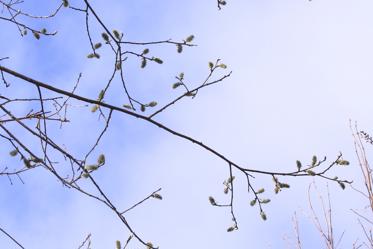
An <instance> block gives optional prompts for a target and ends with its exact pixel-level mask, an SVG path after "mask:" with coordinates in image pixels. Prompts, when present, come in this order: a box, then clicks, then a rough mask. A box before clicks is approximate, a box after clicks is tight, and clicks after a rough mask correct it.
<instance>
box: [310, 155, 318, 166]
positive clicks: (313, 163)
mask: <svg viewBox="0 0 373 249" xmlns="http://www.w3.org/2000/svg"><path fill="white" fill-rule="evenodd" d="M316 163H317V157H316V156H313V157H312V163H311V166H315V165H316Z"/></svg>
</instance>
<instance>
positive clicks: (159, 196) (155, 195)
mask: <svg viewBox="0 0 373 249" xmlns="http://www.w3.org/2000/svg"><path fill="white" fill-rule="evenodd" d="M152 197H153V198H155V199H158V200H162V199H163V197H162V196H161V195H160V194H157V193H154V194H152Z"/></svg>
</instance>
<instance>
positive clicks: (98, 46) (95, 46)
mask: <svg viewBox="0 0 373 249" xmlns="http://www.w3.org/2000/svg"><path fill="white" fill-rule="evenodd" d="M101 46H102V43H101V42H98V43H96V44H95V45H94V48H95V49H99V48H101Z"/></svg>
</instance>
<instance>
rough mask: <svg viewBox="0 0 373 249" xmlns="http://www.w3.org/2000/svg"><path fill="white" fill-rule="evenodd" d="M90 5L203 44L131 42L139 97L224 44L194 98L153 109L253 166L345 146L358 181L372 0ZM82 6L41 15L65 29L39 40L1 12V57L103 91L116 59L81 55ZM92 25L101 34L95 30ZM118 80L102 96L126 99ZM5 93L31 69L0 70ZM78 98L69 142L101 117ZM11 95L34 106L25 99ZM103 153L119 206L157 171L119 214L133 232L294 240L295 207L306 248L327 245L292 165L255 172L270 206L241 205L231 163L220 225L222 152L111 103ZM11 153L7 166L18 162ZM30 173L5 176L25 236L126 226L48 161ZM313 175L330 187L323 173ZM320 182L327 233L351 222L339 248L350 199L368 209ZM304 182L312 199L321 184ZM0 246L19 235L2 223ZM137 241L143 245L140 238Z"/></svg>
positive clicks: (30, 244)
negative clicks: (353, 126) (277, 189)
mask: <svg viewBox="0 0 373 249" xmlns="http://www.w3.org/2000/svg"><path fill="white" fill-rule="evenodd" d="M72 2H78V1H72ZM56 4H58V1H56V2H54V3H53V4H52V3H51V2H50V1H40V2H39V1H38V4H35V3H31V2H29V3H28V6H29V7H30V8H31V9H32V10H33V11H35V12H36V13H37V14H45V13H47V11H48V9H52V8H53V6H55V5H56ZM92 5H93V6H94V7H95V8H96V9H97V12H98V13H99V15H100V16H102V18H103V20H104V21H105V22H106V23H107V24H108V25H110V26H111V27H112V28H113V29H114V28H115V29H118V30H121V31H122V32H123V33H124V37H126V38H128V39H129V40H133V41H151V40H160V39H168V38H173V39H174V40H182V39H185V38H186V37H187V36H188V35H190V34H194V35H195V37H196V38H195V43H197V44H198V46H197V47H194V48H188V49H185V50H184V52H183V53H182V54H177V53H176V47H175V46H167V45H165V46H156V47H150V48H151V52H152V53H153V54H154V55H155V56H159V57H161V58H162V59H163V60H164V62H165V63H164V64H163V65H157V64H149V65H148V66H147V67H146V68H145V69H140V66H139V65H140V61H139V60H137V59H136V58H129V60H128V63H126V65H125V66H126V70H125V71H126V78H127V82H128V84H129V86H130V91H131V92H133V93H134V94H135V95H136V96H138V97H139V98H140V99H141V100H143V101H144V102H150V101H152V100H156V101H157V102H158V103H159V104H165V103H167V102H168V101H169V100H171V99H173V98H175V97H176V96H177V95H178V92H177V91H178V90H172V88H171V85H172V83H174V81H175V79H174V76H175V75H178V74H179V73H180V72H184V73H185V78H186V80H187V81H189V82H191V84H195V85H196V84H198V83H199V82H200V81H201V80H203V79H204V77H205V76H206V74H207V73H208V66H207V65H208V64H207V63H208V62H209V61H213V60H215V59H217V58H220V59H222V61H223V62H224V63H225V64H227V65H228V70H232V71H233V74H232V76H231V77H230V78H229V79H227V80H225V81H224V82H223V83H222V84H218V85H216V86H213V87H211V88H208V89H204V90H203V91H201V92H200V94H199V95H198V96H197V97H196V98H195V99H193V100H189V99H186V100H184V101H181V102H180V103H178V104H177V105H175V106H173V107H172V108H171V109H169V110H168V111H167V112H165V113H162V114H160V115H159V116H158V117H157V120H158V121H160V122H162V123H165V124H167V125H168V126H169V127H171V128H173V129H175V130H178V131H181V132H184V133H186V134H188V135H191V136H193V137H195V138H197V139H198V140H201V141H203V142H204V143H206V144H208V145H210V146H212V147H213V148H216V149H217V150H219V151H222V152H224V154H225V155H227V156H228V157H229V158H232V159H234V161H236V162H237V163H240V164H242V165H243V166H245V167H249V168H258V169H263V170H277V171H290V170H293V169H294V168H295V160H302V161H303V162H307V161H309V160H310V159H311V157H312V155H314V154H316V155H318V156H319V157H323V156H327V157H328V159H329V160H334V159H335V157H336V156H337V155H338V153H339V152H342V153H343V154H344V158H345V159H348V160H350V161H351V166H349V167H347V168H339V169H338V171H335V172H333V173H335V174H337V175H339V176H341V177H345V178H349V179H351V180H354V181H355V182H356V185H355V186H356V187H359V188H362V184H361V182H359V181H361V180H360V179H361V178H360V174H359V169H358V165H357V161H356V157H355V154H354V150H353V141H352V137H351V135H350V134H351V132H350V130H349V119H352V120H356V121H358V123H359V127H361V128H362V129H366V130H367V131H368V132H369V131H371V124H372V121H373V117H372V116H371V115H370V113H372V107H371V106H372V105H371V93H372V90H373V89H372V84H371V82H372V80H373V75H372V73H371V72H372V71H371V67H372V66H373V61H372V60H373V59H372V58H373V47H372V46H371V44H373V29H372V28H371V23H372V22H373V16H372V15H371V13H370V10H371V8H372V7H373V4H372V3H371V2H370V1H365V0H364V1H363V0H361V1H358V2H357V1H347V0H339V1H336V0H330V1H312V2H309V1H290V0H287V1H286V0H284V1H274V0H272V1H270V0H268V1H244V0H236V1H233V0H231V1H229V2H228V5H227V6H226V7H225V8H224V9H223V10H222V11H218V10H217V9H216V3H215V1H213V0H211V1H197V0H192V1H169V0H165V1H149V0H140V1H131V2H129V1H124V2H122V1H105V2H103V1H92ZM83 21H84V16H83V15H81V16H80V15H79V13H74V12H71V11H68V10H63V11H62V12H61V14H60V15H59V16H58V17H56V18H55V19H52V20H51V22H49V23H48V22H47V24H46V25H44V24H39V23H36V24H35V25H37V26H38V25H40V26H38V27H40V28H43V27H45V26H46V27H47V29H48V30H58V35H57V36H56V37H54V38H48V37H42V38H41V39H40V40H35V39H34V38H33V37H32V36H31V35H30V36H27V37H25V38H20V37H19V35H18V33H17V30H16V27H15V26H13V25H9V24H6V23H2V31H1V32H0V44H1V48H2V52H1V56H0V57H4V56H9V57H11V59H10V60H7V61H4V62H3V63H4V65H5V66H8V67H10V68H13V69H16V70H18V71H19V72H23V73H25V74H27V75H29V76H31V77H34V78H36V79H39V80H41V81H45V82H48V83H51V84H53V85H55V86H57V87H60V88H63V89H67V90H68V89H71V88H72V86H73V85H74V83H75V81H76V78H77V77H78V74H79V73H80V72H82V74H83V77H82V82H81V84H80V86H79V88H78V94H80V95H83V96H87V97H91V98H96V97H97V95H98V92H99V91H100V90H101V89H102V87H103V82H105V80H106V79H107V78H108V77H109V76H110V74H111V57H110V56H109V55H110V54H109V53H107V52H108V50H105V49H106V48H103V49H102V50H103V51H104V52H102V53H103V54H102V58H101V59H100V60H88V59H86V55H87V54H89V53H90V50H89V47H88V45H89V43H88V40H87V38H86V36H85V33H84V32H85V31H84V30H85V26H84V23H83ZM95 27H97V26H96V25H95V24H94V23H93V24H92V28H95ZM100 33H101V30H98V31H97V33H96V34H95V35H94V39H95V40H96V41H98V40H100ZM134 49H136V50H138V51H141V50H142V49H143V48H134ZM12 81H13V80H12ZM118 83H119V82H116V84H118ZM119 87H120V86H118V87H117V88H116V87H115V86H114V89H113V90H112V91H111V92H110V93H109V95H108V98H107V101H108V102H110V103H115V104H124V102H125V98H124V96H123V94H122V93H121V92H120V91H117V89H120V88H119ZM1 94H4V95H5V94H14V95H15V96H30V95H32V94H33V92H32V88H29V87H28V86H27V84H25V83H23V82H18V81H14V82H12V87H11V88H9V89H5V88H4V87H3V86H1ZM73 103H74V106H73V107H72V108H71V109H70V113H69V115H70V119H71V120H72V122H71V123H70V124H68V125H67V126H65V127H64V129H62V130H59V129H55V130H54V132H55V133H54V134H53V135H54V136H55V137H58V138H59V139H60V141H61V143H63V144H66V146H67V147H68V148H69V149H70V151H72V152H73V153H76V154H77V155H78V154H79V153H84V152H86V151H87V144H89V143H90V142H91V143H92V142H93V141H94V139H95V136H93V135H94V134H95V135H97V128H100V127H102V125H103V124H102V123H101V122H98V121H97V115H95V114H92V113H91V112H90V108H89V107H85V106H82V103H79V102H73ZM17 108H18V109H17V111H18V112H27V110H29V108H30V106H21V107H19V106H18V107H17ZM92 134H93V135H92ZM30 144H32V142H31V141H30ZM35 144H36V145H37V143H35ZM0 151H1V153H2V155H7V153H8V152H9V148H8V147H7V146H6V145H5V144H4V146H1V148H0ZM100 153H105V155H106V157H107V164H106V165H105V167H104V168H102V169H100V170H99V171H98V172H96V175H95V176H96V178H97V179H98V181H99V183H100V184H101V185H102V186H103V188H104V189H105V190H106V191H107V192H108V193H109V196H110V197H112V198H113V199H114V200H115V202H116V204H117V205H118V206H120V207H123V208H126V207H129V206H131V205H132V204H133V203H135V202H137V201H139V200H140V199H142V198H143V197H145V196H147V195H148V194H149V193H151V192H152V191H154V190H156V189H157V188H159V187H162V192H161V194H162V196H163V197H164V200H162V201H156V200H150V201H149V202H147V203H145V204H144V205H142V206H140V207H139V208H137V209H135V210H134V211H132V212H131V213H129V214H128V220H129V221H130V223H131V224H132V225H133V227H134V228H135V230H136V231H138V233H139V235H141V236H142V237H144V238H145V240H150V241H153V242H154V244H156V245H159V246H160V248H165V249H167V248H175V247H176V246H177V248H180V249H183V248H219V249H220V248H221V249H223V248H237V249H241V248H242V249H243V248H295V247H293V246H292V243H294V242H295V240H294V238H293V236H294V232H293V228H292V227H293V225H292V221H291V220H292V215H293V213H294V211H297V213H298V218H299V222H300V233H301V239H302V242H303V245H304V248H321V247H322V241H321V239H320V236H319V234H318V232H317V230H316V229H315V228H314V226H313V224H312V220H311V219H310V218H309V214H310V211H309V208H308V203H307V199H308V197H307V189H308V186H309V184H310V183H311V182H312V179H311V178H301V179H289V180H287V181H288V182H289V183H290V185H291V189H290V190H287V191H283V192H282V193H280V194H279V195H275V194H274V193H273V191H272V188H273V186H272V185H273V184H272V180H271V179H270V178H269V177H260V176H259V177H257V179H256V180H255V181H256V182H255V186H256V187H257V188H260V187H266V190H267V191H266V194H267V197H268V198H270V199H272V202H271V203H270V204H268V207H267V208H266V213H267V215H268V218H269V219H268V220H267V221H266V222H263V221H262V220H261V219H260V217H259V215H258V211H257V210H256V209H255V208H251V207H250V206H249V201H250V198H251V196H248V195H247V193H246V192H245V186H246V185H245V179H244V178H243V177H242V176H240V175H239V174H237V180H236V181H237V182H236V186H237V187H236V190H237V193H236V194H235V196H236V197H235V210H236V215H237V218H238V222H239V228H240V229H239V230H238V231H235V232H233V233H227V232H226V228H227V227H229V226H230V225H231V220H230V215H229V210H225V209H222V208H215V207H212V206H211V205H209V203H208V196H210V195H213V196H215V197H216V198H217V200H219V201H222V202H223V200H225V198H227V197H226V196H224V195H223V194H222V189H223V185H222V182H223V181H224V179H226V178H227V177H228V169H227V165H226V164H225V163H224V162H222V161H220V160H218V159H217V158H214V157H213V156H212V155H210V154H209V153H208V152H206V151H203V150H201V149H200V148H197V147H196V146H194V145H193V144H190V143H188V142H187V141H183V140H180V139H179V138H176V137H173V136H172V135H170V134H167V133H165V132H164V131H162V130H160V129H158V128H156V127H154V126H152V125H150V124H147V123H144V122H142V121H139V120H135V119H133V118H131V117H127V116H123V115H120V114H115V115H114V119H113V123H112V126H111V127H110V129H109V131H108V133H107V135H106V137H105V138H104V139H103V141H102V144H101V145H100V146H99V147H98V149H97V153H96V154H95V155H98V154H100ZM4 160H5V161H3V162H1V165H0V166H2V167H3V166H9V165H17V163H19V162H17V161H16V160H11V159H8V158H6V159H4ZM23 179H24V180H25V182H26V184H24V185H23V184H21V183H20V182H19V181H17V180H16V179H14V185H10V184H9V181H8V179H6V178H5V177H3V178H2V179H1V181H0V184H1V186H0V187H1V189H2V191H1V192H0V193H1V194H0V203H2V204H1V206H0V211H1V212H0V213H1V215H0V220H1V226H3V227H4V228H5V229H7V230H8V231H9V232H10V233H12V234H14V235H15V236H16V237H17V238H18V239H19V241H21V242H22V243H23V244H24V245H25V247H26V248H35V249H37V248H49V247H52V246H53V247H54V248H57V249H59V248H61V249H62V248H77V247H78V246H79V245H80V243H81V241H82V240H83V239H84V237H85V236H86V235H87V234H88V233H92V243H93V244H92V248H110V247H112V248H114V246H115V244H114V243H115V240H118V239H119V240H122V241H125V240H126V239H127V237H128V232H127V231H126V230H125V228H123V226H122V225H121V224H120V223H119V222H118V221H117V220H116V219H115V217H114V216H113V214H112V213H111V212H110V210H107V209H106V208H105V207H103V206H102V205H99V204H97V203H96V202H95V201H93V200H90V199H87V198H86V197H84V196H81V195H80V194H78V193H75V192H74V191H71V190H68V189H65V188H63V187H61V184H60V183H58V182H57V180H55V179H53V178H51V176H50V175H49V174H48V173H47V172H45V171H43V170H39V169H38V170H34V171H31V172H29V173H26V174H25V175H24V176H23ZM283 180H285V179H283ZM316 182H317V186H318V188H319V189H321V190H322V191H324V190H325V188H326V185H325V182H324V181H319V180H316ZM329 190H330V192H331V196H332V205H333V207H334V208H333V211H334V215H335V218H334V222H335V230H336V234H337V235H338V234H341V233H343V232H345V235H344V238H343V240H342V242H341V243H342V244H341V246H340V248H350V247H351V244H352V243H353V241H355V239H356V238H357V237H360V236H361V230H360V227H359V225H358V223H357V220H356V216H355V215H353V213H352V212H351V210H350V209H351V208H355V209H358V210H361V209H362V208H363V207H364V205H365V202H364V199H363V198H361V197H360V196H359V195H358V194H357V193H356V192H355V191H353V190H351V189H350V188H348V189H346V190H345V191H342V190H341V189H340V188H339V186H337V184H333V183H330V184H329ZM313 197H314V200H315V205H316V206H317V203H318V200H317V195H315V196H313ZM286 236H288V237H290V239H288V241H287V240H286V239H284V238H285V237H286ZM360 238H361V237H360ZM288 242H289V243H290V244H291V245H290V246H288V245H287V244H288ZM0 248H15V247H14V245H12V244H11V243H10V242H9V240H8V239H7V238H5V237H1V236H0ZM130 248H137V247H136V244H133V245H132V247H130Z"/></svg>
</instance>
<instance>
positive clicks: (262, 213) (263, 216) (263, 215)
mask: <svg viewBox="0 0 373 249" xmlns="http://www.w3.org/2000/svg"><path fill="white" fill-rule="evenodd" d="M260 216H261V217H262V219H263V220H267V215H266V214H265V213H264V212H263V211H261V212H260Z"/></svg>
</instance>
